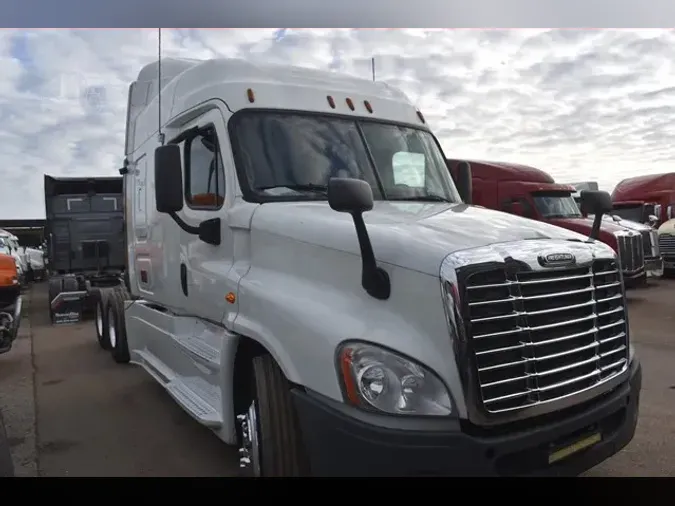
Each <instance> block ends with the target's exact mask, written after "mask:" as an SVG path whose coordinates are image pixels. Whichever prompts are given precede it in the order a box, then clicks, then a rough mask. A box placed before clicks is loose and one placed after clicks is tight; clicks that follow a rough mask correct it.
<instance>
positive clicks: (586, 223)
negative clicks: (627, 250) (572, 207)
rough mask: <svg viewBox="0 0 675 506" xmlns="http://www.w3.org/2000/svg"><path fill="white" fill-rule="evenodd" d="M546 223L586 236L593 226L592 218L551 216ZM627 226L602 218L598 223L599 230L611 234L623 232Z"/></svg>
mask: <svg viewBox="0 0 675 506" xmlns="http://www.w3.org/2000/svg"><path fill="white" fill-rule="evenodd" d="M548 223H552V224H553V225H557V226H558V227H563V228H566V229H568V230H574V231H575V232H579V233H580V234H584V235H585V236H587V237H588V235H589V234H590V233H591V229H592V228H593V218H590V217H589V218H552V219H550V220H548ZM626 228H627V227H624V226H622V225H620V224H618V223H616V222H614V221H613V220H612V221H605V220H604V219H603V220H602V222H601V223H600V232H601V233H602V232H605V233H609V234H613V233H614V232H624V231H625V230H626Z"/></svg>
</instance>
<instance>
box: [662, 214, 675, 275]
mask: <svg viewBox="0 0 675 506" xmlns="http://www.w3.org/2000/svg"><path fill="white" fill-rule="evenodd" d="M658 233H659V246H660V247H661V254H662V255H663V268H664V274H666V275H667V276H668V277H671V276H673V275H675V218H674V219H672V220H668V221H666V222H665V223H662V224H661V226H660V227H659V231H658Z"/></svg>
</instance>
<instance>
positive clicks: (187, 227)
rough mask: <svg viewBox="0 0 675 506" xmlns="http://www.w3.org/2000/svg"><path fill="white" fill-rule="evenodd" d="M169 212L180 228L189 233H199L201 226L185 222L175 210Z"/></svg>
mask: <svg viewBox="0 0 675 506" xmlns="http://www.w3.org/2000/svg"><path fill="white" fill-rule="evenodd" d="M168 214H169V216H171V218H172V219H173V221H175V222H176V224H177V225H178V226H179V227H180V228H182V229H183V230H185V231H186V232H187V233H188V234H192V235H199V227H193V226H192V225H188V224H187V223H185V222H184V221H183V219H182V218H181V217H180V216H178V214H176V213H175V212H171V213H168Z"/></svg>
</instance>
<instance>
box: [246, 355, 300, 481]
mask: <svg viewBox="0 0 675 506" xmlns="http://www.w3.org/2000/svg"><path fill="white" fill-rule="evenodd" d="M252 376H253V377H252V393H253V395H252V399H251V402H250V404H249V405H248V407H247V409H246V412H245V413H240V414H239V415H238V416H237V422H238V424H239V436H240V441H241V447H240V448H239V456H240V459H239V467H240V471H241V474H243V475H245V476H256V477H257V476H307V475H309V464H308V460H307V458H306V455H305V449H304V445H303V442H302V434H301V433H300V428H299V422H298V418H297V415H296V413H295V409H294V406H293V401H292V399H291V393H290V384H289V383H288V381H287V380H286V378H285V376H284V374H283V372H282V371H281V369H280V368H279V366H278V365H277V364H276V362H275V361H274V359H273V358H272V357H271V356H270V355H261V356H258V357H255V358H254V359H253V375H252Z"/></svg>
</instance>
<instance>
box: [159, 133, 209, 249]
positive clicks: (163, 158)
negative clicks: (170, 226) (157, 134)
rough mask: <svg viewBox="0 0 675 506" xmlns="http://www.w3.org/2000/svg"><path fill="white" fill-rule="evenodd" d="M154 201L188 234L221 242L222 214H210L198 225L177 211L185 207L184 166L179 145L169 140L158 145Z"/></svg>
mask: <svg viewBox="0 0 675 506" xmlns="http://www.w3.org/2000/svg"><path fill="white" fill-rule="evenodd" d="M155 205H156V206H157V211H158V212H160V213H166V214H168V215H169V216H171V218H172V219H173V221H175V222H176V223H177V224H178V226H179V227H180V228H182V229H183V230H185V231H186V232H187V233H188V234H194V235H197V236H199V238H200V239H201V240H202V241H204V242H205V243H207V244H211V245H213V246H218V245H219V244H220V240H221V237H220V218H211V219H209V220H205V221H203V222H201V223H200V224H199V225H198V226H196V227H195V226H193V225H189V224H187V223H185V222H184V221H183V220H182V219H181V218H180V217H179V216H178V215H177V214H176V213H177V212H178V211H180V210H181V209H183V170H182V167H181V158H180V148H179V147H178V145H177V144H167V145H166V146H159V147H158V148H156V149H155Z"/></svg>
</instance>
